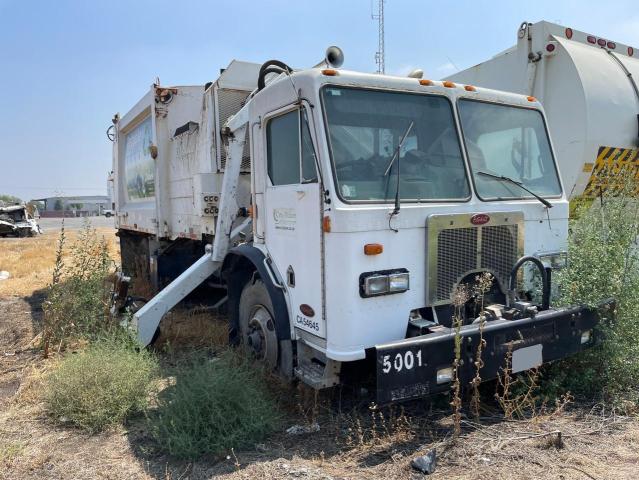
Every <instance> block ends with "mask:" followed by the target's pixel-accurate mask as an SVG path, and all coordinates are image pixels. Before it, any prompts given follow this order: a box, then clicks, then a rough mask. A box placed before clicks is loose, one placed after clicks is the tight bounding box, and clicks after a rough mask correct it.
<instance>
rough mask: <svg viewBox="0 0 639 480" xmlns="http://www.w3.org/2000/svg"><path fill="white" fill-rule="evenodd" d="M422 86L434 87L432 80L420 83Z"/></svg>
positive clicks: (424, 80)
mask: <svg viewBox="0 0 639 480" xmlns="http://www.w3.org/2000/svg"><path fill="white" fill-rule="evenodd" d="M419 84H420V85H424V86H425V87H429V86H431V85H434V83H433V81H432V80H426V79H422V80H420V81H419Z"/></svg>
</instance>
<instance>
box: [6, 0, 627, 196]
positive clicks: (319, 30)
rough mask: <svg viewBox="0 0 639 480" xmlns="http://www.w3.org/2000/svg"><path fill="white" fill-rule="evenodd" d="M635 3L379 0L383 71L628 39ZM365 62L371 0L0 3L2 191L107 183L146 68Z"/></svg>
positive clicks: (189, 80) (80, 189)
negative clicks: (109, 134)
mask: <svg viewBox="0 0 639 480" xmlns="http://www.w3.org/2000/svg"><path fill="white" fill-rule="evenodd" d="M636 6H637V0H634V1H630V0H628V1H626V0H620V1H585V0H581V1H578V0H567V1H561V0H554V1H553V0H535V1H519V0H508V1H506V0H491V1H484V0H473V1H466V0H458V1H455V2H445V1H441V0H437V1H435V0H422V1H419V0H387V2H386V71H387V73H402V74H403V73H406V72H407V71H409V70H410V69H411V68H413V67H420V68H423V69H424V70H425V72H426V75H427V76H428V77H430V78H438V77H442V76H445V75H446V74H449V73H451V72H454V71H455V68H459V69H464V68H466V67H468V66H471V65H474V64H476V63H478V62H480V61H482V60H484V59H486V58H488V57H489V56H492V55H494V54H495V53H498V52H500V51H501V50H504V49H505V48H507V47H510V46H511V45H513V44H514V43H515V40H516V31H517V28H518V26H519V24H520V23H521V22H522V21H524V20H528V21H533V22H534V21H538V20H548V21H554V22H557V23H561V24H562V25H566V26H571V27H573V28H575V29H578V30H584V31H587V32H590V33H593V34H596V35H600V36H603V37H607V38H610V39H612V40H616V41H619V42H622V43H627V44H630V45H634V46H635V47H639V12H638V11H637V8H636ZM331 44H336V45H339V46H340V47H341V48H342V49H343V50H344V52H345V57H346V61H345V64H344V67H345V68H348V69H352V70H362V71H374V70H375V60H374V53H375V51H376V50H377V24H376V22H374V21H372V20H371V0H321V1H319V0H318V1H304V0H295V1H294V0H288V1H285V0H261V1H246V0H234V1H208V2H206V1H188V0H183V1H176V0H174V1H171V2H167V1H164V0H154V1H147V0H140V1H121V0H109V1H81V0H76V1H67V0H59V1H47V0H41V1H39V2H36V1H29V0H0V113H1V115H0V167H1V168H0V193H7V194H12V195H16V196H19V197H21V198H23V199H30V198H37V197H44V196H50V195H52V194H54V193H56V192H58V193H62V194H64V195H91V194H105V193H106V175H107V172H108V171H109V170H110V169H111V143H110V142H109V141H108V140H107V139H106V136H105V134H104V132H105V129H106V127H107V126H108V125H109V122H110V119H111V117H112V116H113V114H114V113H115V112H121V113H125V112H126V111H127V110H128V109H129V108H130V107H131V106H132V105H133V104H134V103H135V102H136V101H137V100H138V99H139V98H140V97H141V96H142V95H143V94H144V93H145V92H146V91H147V90H148V88H149V86H150V85H151V83H153V81H154V79H155V78H156V76H158V77H159V78H160V80H161V82H162V84H164V85H169V84H176V85H179V84H203V83H205V82H207V81H209V80H214V79H215V77H216V73H217V72H218V71H219V69H220V68H222V67H225V66H226V65H227V64H228V63H229V62H230V61H231V60H232V59H234V58H236V59H240V60H248V61H253V62H258V63H261V62H263V61H264V60H267V59H271V58H276V59H281V60H283V61H285V62H286V63H288V64H289V65H292V66H294V67H307V66H311V65H313V64H315V63H317V62H318V61H320V60H321V59H322V57H323V54H324V50H325V48H326V47H327V46H328V45H331Z"/></svg>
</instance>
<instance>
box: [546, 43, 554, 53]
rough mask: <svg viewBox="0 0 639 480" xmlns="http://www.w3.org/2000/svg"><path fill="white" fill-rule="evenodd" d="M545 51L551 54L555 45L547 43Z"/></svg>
mask: <svg viewBox="0 0 639 480" xmlns="http://www.w3.org/2000/svg"><path fill="white" fill-rule="evenodd" d="M546 51H547V52H548V53H552V52H554V51H555V44H554V43H549V44H548V45H546Z"/></svg>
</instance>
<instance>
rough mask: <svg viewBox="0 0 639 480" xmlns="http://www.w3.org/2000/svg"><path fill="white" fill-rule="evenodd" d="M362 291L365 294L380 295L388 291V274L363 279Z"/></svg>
mask: <svg viewBox="0 0 639 480" xmlns="http://www.w3.org/2000/svg"><path fill="white" fill-rule="evenodd" d="M364 292H365V293H366V295H369V296H373V295H382V294H384V293H388V276H387V275H375V276H372V277H367V278H365V279H364Z"/></svg>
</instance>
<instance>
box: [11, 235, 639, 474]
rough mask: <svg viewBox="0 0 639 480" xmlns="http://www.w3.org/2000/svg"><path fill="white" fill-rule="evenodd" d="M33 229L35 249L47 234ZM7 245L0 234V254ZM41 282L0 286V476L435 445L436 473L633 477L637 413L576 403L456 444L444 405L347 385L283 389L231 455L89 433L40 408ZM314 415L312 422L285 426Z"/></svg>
mask: <svg viewBox="0 0 639 480" xmlns="http://www.w3.org/2000/svg"><path fill="white" fill-rule="evenodd" d="M111 233H112V231H111V232H108V231H107V234H109V235H110V234H111ZM38 238H39V239H40V242H41V243H40V245H41V246H42V247H43V248H44V245H43V243H44V242H49V241H50V239H48V236H42V237H38ZM27 241H31V240H30V239H27ZM6 248H7V242H5V241H2V240H0V258H2V257H1V255H2V253H3V251H5V252H6V250H5V249H6ZM29 248H31V246H29ZM25 249H26V250H28V248H27V247H25ZM25 249H23V251H24V250H25ZM48 268H50V265H46V266H42V269H48ZM0 269H1V268H0ZM5 281H7V280H5ZM44 284H45V283H43V282H36V284H35V285H34V288H32V290H31V291H30V292H26V291H25V289H24V284H23V283H20V284H19V285H18V286H19V287H20V288H19V289H18V290H19V293H18V294H14V293H15V292H11V291H10V289H8V288H6V287H5V288H6V289H5V290H4V291H0V479H41V478H46V479H49V478H50V479H68V478H73V479H158V480H159V479H164V480H167V479H174V480H177V479H209V478H222V479H229V480H230V479H253V478H264V479H276V478H289V479H309V480H320V479H324V480H328V479H334V480H338V479H368V478H383V479H388V480H390V479H400V478H401V479H405V478H422V477H423V475H421V474H419V473H417V472H415V471H414V470H413V469H412V468H411V467H410V461H411V459H413V458H415V457H416V456H418V455H422V454H425V453H426V452H428V451H429V450H431V449H433V448H435V449H436V451H437V458H438V465H437V469H436V471H435V473H434V474H433V475H431V476H430V477H428V478H431V477H432V478H433V479H486V478H494V479H510V478H512V479H566V480H568V479H573V480H577V479H636V478H639V421H638V420H637V419H636V418H629V417H622V416H618V415H615V413H614V412H611V411H608V410H607V409H606V408H604V407H603V406H601V405H595V406H592V405H589V406H575V405H574V404H573V405H569V406H568V407H566V409H560V410H558V411H555V410H554V409H549V410H548V411H546V412H541V413H539V414H538V415H536V416H535V418H533V419H528V420H510V421H506V420H504V419H503V418H502V417H501V416H499V415H498V414H497V413H495V411H494V410H491V409H490V408H487V409H486V410H485V411H484V413H483V415H484V417H483V418H481V419H480V422H479V423H477V422H476V421H475V420H470V419H466V418H465V419H464V420H463V421H462V427H463V431H462V435H461V437H460V438H459V439H457V440H456V441H452V436H451V435H452V423H451V416H450V414H449V411H448V410H447V409H446V408H445V404H444V403H443V402H439V403H437V402H434V403H433V402H431V403H428V402H425V401H421V402H413V403H410V404H405V405H403V406H398V407H395V408H394V409H391V410H388V409H386V410H383V411H376V410H371V409H369V408H368V406H367V404H363V403H358V402H357V401H356V400H355V399H354V396H353V395H352V394H347V393H343V397H342V395H341V394H340V392H331V393H329V394H326V395H324V396H322V397H320V400H319V401H314V400H313V399H312V398H313V397H312V396H311V401H309V394H308V392H305V391H300V390H291V391H289V392H284V394H283V403H284V404H285V411H286V412H287V413H286V414H285V419H284V422H283V426H282V428H281V431H279V432H277V433H275V434H274V435H272V436H271V437H269V438H268V439H267V440H266V441H265V442H264V443H262V444H258V445H255V446H254V447H253V448H249V449H246V450H243V451H235V452H229V454H228V456H227V458H223V459H219V458H218V459H215V458H205V459H201V460H200V461H197V462H195V463H191V462H183V461H176V460H174V459H171V458H167V457H166V456H165V455H163V454H161V453H159V452H158V451H156V450H155V448H154V446H153V443H152V442H151V440H150V438H149V437H148V436H147V434H146V432H145V429H144V422H143V420H142V419H137V420H134V421H133V422H132V423H131V424H129V425H127V426H126V427H121V428H118V429H115V430H113V431H109V432H106V433H102V434H97V435H88V434H86V433H82V432H80V431H78V430H76V429H73V428H68V427H62V426H59V425H56V424H54V423H53V422H52V421H51V419H50V418H49V417H47V415H46V412H45V410H44V407H43V404H42V401H41V398H40V391H41V388H42V386H41V379H42V378H43V375H45V374H46V372H47V371H49V370H50V369H51V368H53V366H54V365H55V362H56V361H57V358H56V355H53V357H52V358H49V359H47V360H44V359H42V357H41V354H40V352H39V351H38V350H37V348H35V342H34V341H33V339H34V338H35V337H36V335H37V334H38V332H39V330H40V323H41V317H42V309H41V305H42V301H43V298H44V293H43V289H42V288H43V287H44ZM284 397H287V398H285V399H284ZM437 405H438V407H437ZM315 421H317V423H318V425H319V427H320V429H319V431H316V432H313V433H306V434H302V435H288V434H286V433H285V429H286V428H287V427H289V426H291V425H293V424H302V425H308V424H311V423H313V422H315Z"/></svg>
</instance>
